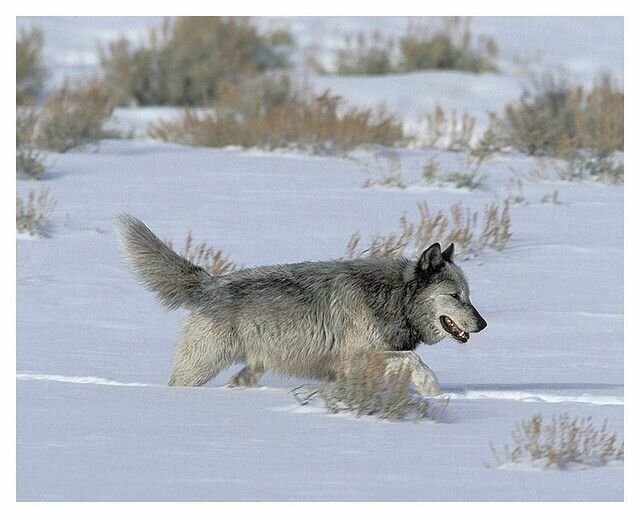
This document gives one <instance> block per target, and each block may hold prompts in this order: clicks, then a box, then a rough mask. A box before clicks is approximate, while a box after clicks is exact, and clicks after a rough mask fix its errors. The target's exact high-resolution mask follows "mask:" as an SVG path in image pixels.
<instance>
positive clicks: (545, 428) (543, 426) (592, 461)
mask: <svg viewBox="0 0 640 518" xmlns="http://www.w3.org/2000/svg"><path fill="white" fill-rule="evenodd" d="M511 437H512V438H513V442H514V445H513V446H509V445H505V446H504V449H503V452H502V453H500V452H498V450H497V449H496V447H495V446H494V445H493V443H490V446H491V451H492V453H493V455H494V457H495V460H496V462H497V464H498V465H502V464H507V463H523V462H526V463H530V464H533V465H534V466H538V467H543V468H550V467H556V468H559V469H567V468H571V467H574V466H576V465H578V466H585V467H594V466H603V465H605V464H607V463H608V462H609V461H613V460H616V461H621V462H622V461H624V443H621V444H620V445H618V444H617V441H616V439H617V436H616V434H615V433H610V432H609V431H607V420H606V419H605V420H604V421H603V423H602V425H600V426H596V425H594V424H593V420H592V418H591V416H589V417H581V418H577V417H575V418H571V417H569V414H567V413H563V414H560V415H559V416H553V417H552V418H551V421H550V422H549V421H547V423H544V422H543V418H542V414H535V415H534V416H533V417H531V418H530V419H523V420H522V421H520V422H519V423H516V426H515V429H514V430H513V431H512V432H511Z"/></svg>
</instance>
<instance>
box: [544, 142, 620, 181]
mask: <svg viewBox="0 0 640 518" xmlns="http://www.w3.org/2000/svg"><path fill="white" fill-rule="evenodd" d="M616 155H618V156H616ZM556 169H557V172H558V176H559V177H560V178H561V179H563V180H568V181H576V180H584V179H588V178H594V179H595V180H597V181H599V182H603V183H612V184H620V183H623V182H624V163H623V161H622V157H621V156H620V155H619V154H617V153H615V154H602V155H601V154H598V153H593V152H591V151H582V150H577V151H576V152H575V153H574V154H573V156H571V157H569V158H568V159H567V160H566V162H565V163H564V164H563V165H562V166H560V167H558V168H556Z"/></svg>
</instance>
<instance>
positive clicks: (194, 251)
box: [164, 231, 238, 276]
mask: <svg viewBox="0 0 640 518" xmlns="http://www.w3.org/2000/svg"><path fill="white" fill-rule="evenodd" d="M164 243H165V244H166V245H167V246H168V247H169V248H171V249H172V250H173V249H174V248H173V241H172V240H170V239H165V240H164ZM179 253H180V255H181V256H182V257H184V258H185V259H187V260H188V261H191V262H192V263H193V264H196V265H198V266H202V268H204V269H205V270H206V271H207V272H209V273H210V274H211V275H214V276H217V275H224V274H226V273H230V272H233V271H235V270H237V269H238V265H237V264H236V263H234V262H233V261H232V260H231V259H229V257H228V256H226V255H225V254H224V252H222V250H215V249H214V248H213V247H211V246H209V245H208V244H207V242H206V241H204V242H202V243H201V244H199V245H194V244H193V236H192V234H191V231H189V233H188V234H187V239H186V241H185V243H184V248H183V249H182V251H181V252H179Z"/></svg>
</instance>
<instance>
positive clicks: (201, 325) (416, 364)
mask: <svg viewBox="0 0 640 518" xmlns="http://www.w3.org/2000/svg"><path fill="white" fill-rule="evenodd" d="M115 221H116V227H117V229H118V231H119V234H120V239H121V244H122V248H123V252H124V256H125V259H126V261H127V262H128V263H129V265H130V266H131V267H132V269H133V270H134V272H135V273H136V274H137V275H138V277H139V278H140V280H141V281H142V283H143V284H144V285H145V286H146V287H147V288H148V289H149V290H151V291H153V292H155V293H156V295H157V297H158V299H159V300H160V302H161V303H162V304H164V305H165V306H167V307H168V308H170V309H175V308H179V307H183V308H187V309H189V310H191V314H190V315H189V316H188V317H187V318H186V320H185V322H184V324H183V327H182V332H181V335H180V339H179V342H178V346H177V350H176V354H175V363H174V369H173V373H172V374H171V378H170V380H169V385H172V386H199V385H203V384H205V383H206V382H207V381H209V380H210V379H211V378H213V377H215V376H216V375H217V374H218V373H219V372H220V371H221V370H222V369H224V368H226V367H228V366H230V365H232V364H234V363H242V364H244V368H243V369H242V370H241V371H240V372H239V373H238V374H236V375H235V376H233V377H232V378H231V380H230V381H229V386H232V387H237V386H245V387H248V386H254V385H256V384H257V382H258V380H259V378H260V376H261V375H262V374H263V373H264V372H265V371H267V370H274V371H277V372H280V373H284V374H287V375H294V376H301V377H311V378H315V379H332V378H333V377H334V376H335V373H336V369H338V368H339V361H340V357H341V355H343V354H345V353H351V352H354V351H367V350H369V351H371V350H374V351H384V352H385V355H387V357H388V363H387V366H388V368H391V367H393V368H397V367H399V366H407V367H409V369H410V371H411V379H412V381H413V383H414V385H415V386H416V389H417V390H418V392H419V393H420V394H422V395H435V394H438V393H439V392H440V388H439V384H438V380H437V378H436V376H435V374H434V373H433V372H432V371H431V369H429V367H427V365H425V364H424V363H423V362H422V360H421V359H420V357H419V356H418V354H417V353H416V352H415V349H416V347H417V346H418V345H419V344H420V343H422V342H424V343H427V344H435V343H437V342H439V341H441V340H442V339H444V338H445V337H450V338H453V339H454V340H457V341H458V342H462V343H464V342H466V341H467V340H468V339H469V333H476V332H479V331H481V330H482V329H484V328H485V327H486V325H487V323H486V322H485V320H484V319H483V318H482V316H481V315H480V313H478V311H477V310H476V308H475V307H474V306H473V305H472V304H471V301H470V300H469V286H468V284H467V281H466V279H465V276H464V274H463V273H462V270H461V269H460V268H459V267H458V266H457V265H455V264H454V263H453V254H454V246H453V244H451V245H449V246H448V247H447V248H446V249H445V250H444V251H443V250H442V249H441V247H440V244H439V243H435V244H433V245H431V246H430V247H429V248H427V249H426V250H425V251H424V252H423V253H422V254H421V255H420V257H419V259H418V260H417V261H412V260H409V259H407V258H389V257H385V258H373V257H372V258H361V259H355V260H334V261H321V262H303V263H297V264H283V265H273V266H260V267H257V268H248V269H244V270H240V271H238V272H233V273H229V274H226V275H223V276H218V277H214V276H212V275H210V274H209V273H207V272H206V271H205V270H204V269H203V268H201V267H200V266H197V265H195V264H192V263H191V262H189V261H188V260H186V259H185V258H183V257H181V256H180V255H178V254H177V253H175V252H174V251H173V250H171V249H170V248H169V247H167V246H166V245H165V244H164V243H163V242H162V241H161V240H160V239H158V237H156V236H155V235H154V234H153V233H152V232H151V230H149V228H147V226H146V225H145V224H144V223H142V221H140V220H138V219H136V218H134V217H132V216H130V215H127V214H122V215H119V216H117V217H116V220H115Z"/></svg>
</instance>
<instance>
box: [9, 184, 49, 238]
mask: <svg viewBox="0 0 640 518" xmlns="http://www.w3.org/2000/svg"><path fill="white" fill-rule="evenodd" d="M55 207H56V202H55V201H54V200H53V199H51V198H50V197H49V190H48V189H42V190H40V193H39V194H37V195H36V192H35V191H34V190H30V191H29V194H28V195H27V200H26V201H25V200H23V199H22V198H20V197H19V196H16V230H17V231H18V232H20V233H26V234H31V235H32V236H40V237H47V232H46V222H47V218H48V217H49V216H50V215H51V214H52V213H53V210H54V209H55Z"/></svg>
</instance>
